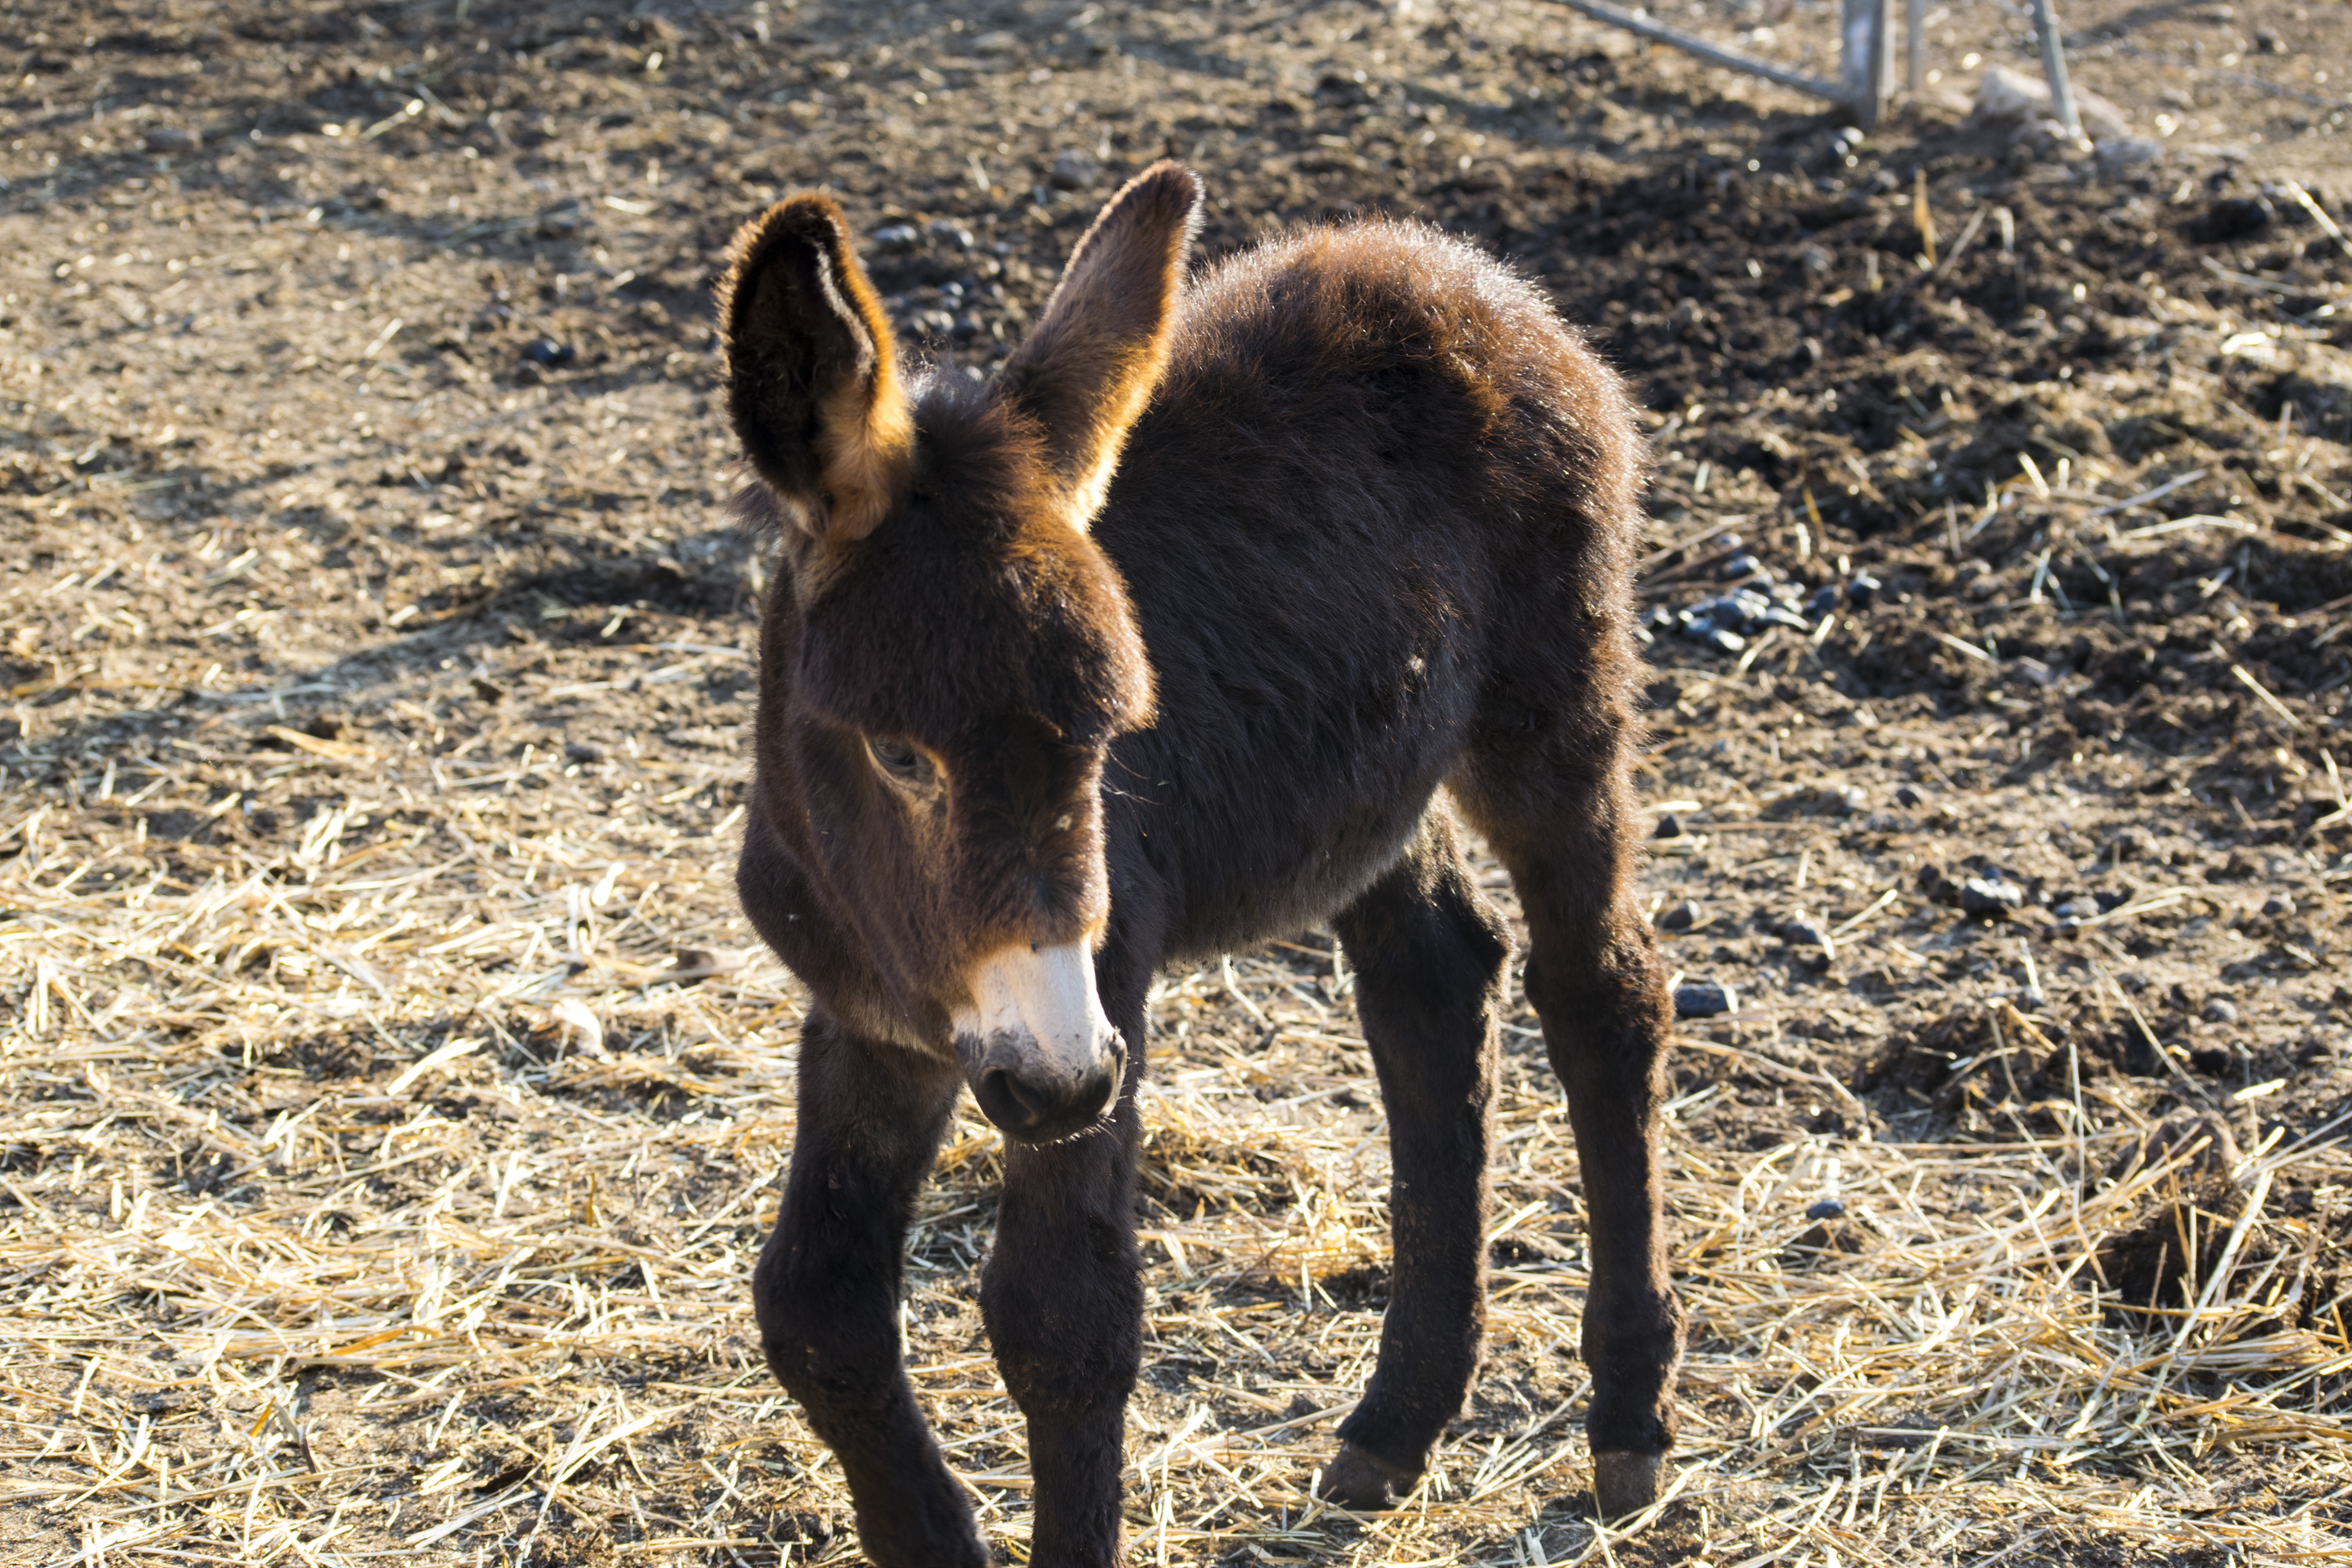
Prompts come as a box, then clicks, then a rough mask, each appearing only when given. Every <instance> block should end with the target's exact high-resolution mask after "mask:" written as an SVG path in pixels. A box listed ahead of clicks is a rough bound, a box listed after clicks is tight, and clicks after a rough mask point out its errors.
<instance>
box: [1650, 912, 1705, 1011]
mask: <svg viewBox="0 0 2352 1568" xmlns="http://www.w3.org/2000/svg"><path fill="white" fill-rule="evenodd" d="M1704 918H1705V911H1704V910H1701V909H1700V908H1699V907H1698V904H1697V902H1696V900H1691V899H1685V900H1683V901H1682V902H1680V903H1678V904H1669V905H1667V906H1666V907H1665V908H1664V910H1660V911H1659V913H1658V929H1659V930H1660V931H1690V930H1692V929H1694V928H1695V927H1696V926H1697V924H1698V923H1699V921H1701V920H1702V919H1704ZM1676 1005H1678V1006H1679V1005H1680V1004H1679V1003H1677V1004H1676Z"/></svg>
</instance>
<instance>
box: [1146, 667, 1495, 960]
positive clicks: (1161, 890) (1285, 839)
mask: <svg viewBox="0 0 2352 1568" xmlns="http://www.w3.org/2000/svg"><path fill="white" fill-rule="evenodd" d="M1416 684H1417V685H1418V684H1421V683H1419V682H1416ZM1429 695H1430V694H1429V693H1428V691H1427V689H1426V686H1425V685H1424V686H1423V689H1422V690H1421V691H1419V692H1416V693H1412V694H1410V695H1407V694H1398V693H1390V694H1384V695H1383V698H1382V700H1374V701H1365V702H1358V703H1351V704H1348V705H1346V706H1345V707H1344V709H1343V710H1342V711H1343V712H1344V715H1345V719H1346V721H1345V722H1344V723H1339V722H1333V721H1330V715H1329V714H1328V712H1327V713H1325V714H1321V715H1317V716H1316V717H1318V718H1321V719H1323V720H1324V721H1323V722H1320V723H1315V722H1308V721H1306V720H1307V717H1308V716H1307V715H1303V714H1296V713H1291V714H1279V715H1276V716H1274V718H1273V720H1272V721H1270V722H1269V721H1268V719H1267V716H1266V715H1265V714H1263V713H1257V714H1253V713H1252V712H1251V711H1250V710H1248V709H1247V708H1246V707H1244V708H1242V710H1240V711H1235V710H1233V709H1231V708H1228V709H1226V710H1223V711H1221V712H1217V713H1214V714H1202V715H1197V717H1198V718H1199V719H1200V720H1201V722H1199V723H1198V725H1197V726H1196V727H1195V728H1193V729H1192V730H1190V731H1187V730H1186V729H1185V728H1183V727H1182V726H1183V722H1184V721H1185V719H1186V718H1187V717H1188V715H1187V714H1186V712H1185V711H1184V709H1183V707H1182V705H1181V704H1176V705H1170V704H1164V703H1163V707H1162V710H1161V715H1160V718H1161V723H1160V727H1159V728H1158V729H1156V730H1155V731H1149V732H1146V733H1145V734H1142V735H1137V736H1132V737H1129V738H1128V739H1127V740H1125V741H1122V742H1119V743H1118V745H1116V746H1115V747H1114V749H1113V752H1112V757H1111V765H1110V767H1109V769H1108V774H1107V776H1108V777H1109V778H1113V779H1116V778H1119V777H1121V776H1122V774H1124V776H1125V778H1126V780H1127V781H1128V782H1127V783H1125V784H1122V785H1120V786H1118V787H1117V788H1115V789H1114V790H1113V791H1111V792H1110V797H1109V799H1108V801H1107V805H1108V806H1109V807H1110V810H1109V812H1108V816H1110V818H1111V819H1112V820H1111V824H1110V826H1111V840H1112V844H1113V846H1114V848H1113V851H1112V853H1113V857H1114V866H1113V876H1112V889H1113V898H1114V900H1116V899H1117V898H1118V897H1119V896H1120V892H1121V889H1122V884H1124V885H1125V888H1126V889H1128V890H1129V891H1131V892H1132V893H1133V894H1135V895H1137V896H1142V897H1150V898H1157V899H1160V900H1164V904H1163V907H1162V909H1161V910H1160V911H1159V914H1160V919H1159V920H1158V921H1154V922H1153V923H1154V924H1156V925H1158V926H1159V927H1160V930H1161V931H1164V932H1165V935H1164V937H1163V939H1162V940H1163V941H1164V942H1165V945H1166V948H1167V954H1166V955H1167V956H1168V957H1170V958H1188V957H1202V956H1206V955H1209V954H1213V953H1218V952H1231V951H1233V950H1234V949H1235V948H1240V947H1246V946H1249V945H1252V944H1254V943H1256V942H1264V941H1266V940H1267V939H1269V938H1273V937H1280V936H1289V935H1293V934H1296V933H1297V932H1298V931H1304V930H1306V929H1307V928H1309V927H1311V926H1315V925H1319V924H1321V923H1323V922H1324V921H1328V920H1329V919H1330V918H1331V917H1332V916H1333V915H1335V914H1337V913H1338V912H1339V910H1343V909H1345V908H1347V907H1348V906H1349V904H1351V903H1353V902H1354V901H1355V900H1356V899H1357V898H1358V897H1359V896H1360V894H1361V893H1362V892H1363V891H1364V889H1366V888H1368V887H1370V885H1371V884H1372V882H1373V881H1375V880H1376V879H1379V878H1380V877H1381V875H1382V874H1383V873H1384V872H1386V871H1387V870H1388V869H1389V868H1391V867H1392V866H1394V865H1395V864H1396V862H1397V860H1398V858H1399V857H1400V856H1402V854H1403V853H1404V850H1405V847H1406V846H1407V845H1408V844H1409V843H1410V842H1411V841H1412V837H1413V833H1414V829H1415V828H1416V826H1418V825H1419V824H1420V822H1421V819H1422V817H1423V816H1424V815H1425V814H1426V813H1427V811H1428V810H1429V806H1430V801H1431V798H1432V797H1433V795H1435V794H1436V793H1437V791H1438V789H1439V787H1440V786H1441V785H1442V784H1444V781H1445V779H1446V777H1447V776H1448V775H1449V774H1450V773H1453V772H1454V768H1455V766H1456V763H1457V760H1458V758H1459V756H1460V754H1461V749H1462V744H1463V739H1464V738H1463V735H1462V734H1461V732H1460V730H1461V724H1460V721H1458V720H1457V719H1456V718H1455V717H1454V716H1455V715H1456V714H1461V713H1464V712H1465V711H1466V704H1465V703H1463V702H1461V701H1459V700H1453V699H1452V694H1450V693H1448V694H1444V697H1445V699H1446V700H1416V699H1420V698H1426V697H1428V696H1429ZM1253 719H1255V720H1256V721H1255V722H1253V721H1252V720H1253ZM1130 742H1139V743H1134V744H1130ZM1122 819H1123V820H1122ZM1122 852H1123V853H1122ZM1121 858H1131V860H1132V864H1131V865H1130V866H1127V867H1121V866H1119V865H1118V864H1117V862H1118V860H1119V859H1121ZM1122 871H1129V872H1132V873H1135V874H1134V875H1129V876H1122V875H1120V873H1121V872H1122Z"/></svg>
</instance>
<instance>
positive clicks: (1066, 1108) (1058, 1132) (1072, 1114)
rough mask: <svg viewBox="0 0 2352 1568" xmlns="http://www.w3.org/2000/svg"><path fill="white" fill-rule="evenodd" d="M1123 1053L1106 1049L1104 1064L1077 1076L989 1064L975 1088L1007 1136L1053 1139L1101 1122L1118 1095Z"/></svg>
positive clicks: (1040, 1140)
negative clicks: (1120, 1059)
mask: <svg viewBox="0 0 2352 1568" xmlns="http://www.w3.org/2000/svg"><path fill="white" fill-rule="evenodd" d="M1118 1083H1119V1061H1118V1055H1117V1054H1116V1053H1115V1052H1106V1053H1105V1054H1104V1057H1103V1060H1102V1064H1101V1065H1100V1066H1099V1067H1097V1068H1094V1069H1093V1070H1091V1071H1089V1072H1087V1073H1085V1074H1083V1075H1081V1076H1078V1077H1076V1078H1071V1077H1067V1076H1065V1075H1063V1074H1059V1073H1056V1074H1054V1075H1052V1076H1051V1077H1048V1076H1045V1075H1044V1074H1028V1075H1024V1074H1023V1073H1022V1072H1020V1071H1019V1070H1018V1069H1017V1068H1010V1067H991V1068H982V1070H981V1072H980V1073H979V1075H978V1076H977V1077H975V1078H974V1079H972V1081H971V1092H972V1098H973V1099H975V1100H979V1101H980V1110H981V1114H982V1115H983V1116H985V1117H987V1118H988V1119H989V1120H990V1121H993V1122H995V1123H996V1125H997V1126H999V1127H1001V1128H1003V1130H1004V1132H1005V1135H1006V1136H1007V1137H1010V1138H1017V1139H1019V1140H1020V1141H1021V1142H1024V1143H1051V1142H1055V1141H1056V1140H1057V1139H1062V1138H1067V1137H1068V1136H1070V1134H1072V1133H1074V1132H1083V1131H1086V1130H1087V1128H1089V1127H1091V1126H1093V1125H1094V1124H1095V1123H1096V1122H1097V1121H1101V1120H1102V1118H1103V1113H1104V1112H1105V1111H1107V1110H1109V1109H1110V1105H1111V1101H1112V1100H1114V1099H1116V1098H1117V1097H1118Z"/></svg>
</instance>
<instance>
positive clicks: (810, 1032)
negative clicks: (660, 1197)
mask: <svg viewBox="0 0 2352 1568" xmlns="http://www.w3.org/2000/svg"><path fill="white" fill-rule="evenodd" d="M959 1082H960V1079H959V1076H958V1074H957V1072H956V1070H955V1068H953V1067H952V1066H950V1065H948V1064H945V1063H940V1062H933V1061H929V1060H927V1059H926V1058H920V1057H918V1056H915V1055H913V1054H911V1053H909V1052H907V1051H903V1050H900V1049H898V1047H893V1046H887V1045H883V1044H879V1043H877V1042H875V1041H870V1040H864V1039H860V1038H858V1037H856V1036H854V1035H852V1034H851V1033H850V1032H849V1031H848V1030H847V1029H846V1028H845V1027H844V1026H842V1025H841V1024H840V1022H839V1021H838V1020H836V1019H835V1018H833V1017H832V1016H829V1015H827V1014H825V1013H824V1012H822V1011H816V1012H813V1013H811V1015H810V1016H809V1021H808V1025H807V1026H806V1027H805V1028H803V1030H802V1031H801V1049H800V1124H799V1127H798V1129H797V1130H796V1131H795V1133H794V1136H793V1163H792V1177H791V1180H790V1181H789V1182H788V1183H787V1184H786V1186H785V1189H784V1203H783V1209H782V1213H781V1214H780V1215H778V1216H777V1219H776V1229H775V1234H773V1235H772V1236H771V1237H769V1238H768V1245H767V1247H765V1248H764V1249H763V1250H762V1251H761V1254H760V1264H759V1268H757V1269H756V1270H755V1271H754V1273H753V1275H752V1279H751V1289H752V1299H753V1301H754V1302H755V1304H756V1306H757V1309H758V1313H759V1319H760V1342H761V1347H762V1348H763V1349H764V1350H765V1351H766V1352H767V1356H768V1366H769V1368H770V1369H771V1370H772V1371H773V1372H774V1373H775V1374H776V1380H777V1381H778V1382H779V1383H782V1384H783V1385H784V1387H785V1388H786V1389H788V1390H789V1391H791V1393H792V1395H793V1398H795V1399H797V1400H799V1401H800V1403H801V1406H802V1408H803V1410H805V1411H806V1412H807V1414H808V1422H809V1426H811V1427H812V1428H813V1429H814V1431H815V1432H816V1435H817V1436H819V1437H822V1438H823V1439H824V1441H825V1443H826V1444H827V1445H829V1446H830V1447H832V1449H833V1451H834V1453H835V1456H836V1457H837V1458H839V1459H840V1460H841V1468H842V1472H843V1474H844V1475H845V1477H846V1478H847V1479H848V1482H849V1495H850V1499H851V1500H852V1501H853V1503H855V1505H856V1511H857V1532H858V1538H859V1541H860V1543H861V1544H862V1545H863V1546H864V1547H865V1549H866V1557H867V1558H868V1559H869V1560H870V1561H872V1562H873V1563H875V1564H876V1565H877V1568H982V1565H983V1564H985V1563H987V1562H988V1552H987V1550H986V1548H985V1547H983V1546H982V1544H981V1540H980V1536H979V1533H978V1531H976V1530H975V1529H974V1528H973V1525H972V1518H971V1500H970V1499H969V1498H968V1497H967V1496H966V1494H965V1491H964V1489H963V1487H962V1485H961V1483H960V1482H958V1481H957V1480H956V1479H955V1478H954V1476H952V1475H950V1473H949V1471H948V1468H947V1465H946V1462H945V1461H944V1460H942V1459H941V1458H940V1449H939V1445H938V1444H937V1443H936V1442H934V1441H933V1440H932V1438H931V1434H930V1431H929V1428H928V1427H927V1426H924V1424H923V1417H922V1413H921V1412H920V1411H919V1410H918V1409H917V1408H916V1406H915V1395H914V1390H913V1389H912V1388H911V1387H910V1386H909V1385H908V1382H907V1373H906V1367H905V1364H904V1363H903V1362H902V1360H901V1359H900V1353H899V1343H898V1287H899V1279H900V1251H901V1248H902V1247H903V1246H904V1243H905V1240H906V1235H907V1221H908V1215H909V1214H910V1213H911V1211H912V1209H913V1207H914V1201H915V1190H916V1188H917V1187H919V1185H920V1184H922V1180H923V1176H924V1174H925V1173H927V1172H928V1171H929V1169H930V1164H931V1157H932V1155H933V1154H934V1153H935V1152H937V1151H938V1149H939V1143H940V1133H941V1132H942V1131H944V1130H945V1128H946V1125H947V1120H948V1114H949V1112H950V1110H951V1109H952V1108H953V1107H954V1104H955V1095H956V1089H957V1087H958V1084H959Z"/></svg>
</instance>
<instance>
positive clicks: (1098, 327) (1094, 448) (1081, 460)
mask: <svg viewBox="0 0 2352 1568" xmlns="http://www.w3.org/2000/svg"><path fill="white" fill-rule="evenodd" d="M1200 211H1201V184H1200V181H1199V179H1198V178H1197V177H1196V176H1195V175H1194V174H1192V171H1191V170H1189V169H1185V168H1182V167H1181V166H1180V165H1178V164H1174V163H1155V164H1153V165H1152V166H1151V167H1150V168H1149V169H1146V170H1145V171H1144V172H1143V173H1142V174H1139V175H1137V176H1136V177H1135V178H1134V179H1133V180H1131V181H1129V183H1128V184H1126V185H1125V186H1124V187H1123V188H1122V189H1121V190H1120V191H1119V192H1118V195H1114V196H1113V197H1111V199H1110V200H1109V202H1108V203H1107V204H1106V205H1104V207H1103V210H1102V212H1101V214H1100V215H1099V216H1097V217H1096V219H1095V221H1094V224H1093V226H1091V227H1090V228H1088V229H1087V233H1086V237H1084V238H1082V239H1081V240H1079V241H1078V247H1077V249H1076V251H1075V252H1074V253H1072V255H1071V258H1070V264H1069V266H1068V268H1066V269H1065V270H1064V272H1063V274H1062V281H1061V283H1060V284H1059V285H1058V286H1057V287H1056V288H1055V290H1054V297H1053V299H1052V300H1049V301H1048V302H1047V303H1046V306H1045V313H1044V315H1043V316H1042V317H1041V318H1040V319H1039V321H1038V324H1037V328H1036V330H1035V331H1034V332H1032V333H1031V334H1030V336H1029V339H1028V341H1027V342H1024V343H1023V344H1022V345H1021V347H1020V349H1019V350H1018V351H1017V352H1015V353H1014V354H1013V358H1012V360H1011V361H1010V362H1008V363H1007V364H1006V366H1005V370H1004V383H1005V385H1006V388H1007V390H1008V391H1009V392H1010V394H1011V395H1013V397H1014V398H1015V399H1016V400H1017V401H1018V402H1020V403H1021V404H1022V405H1023V406H1024V407H1025V408H1026V409H1027V410H1028V411H1029V412H1030V413H1031V414H1032V415H1034V416H1035V417H1036V418H1037V420H1038V421H1039V423H1040V424H1041V425H1043V426H1045V440H1046V447H1047V451H1048V453H1049V454H1050V456H1051V460H1052V461H1053V463H1054V466H1055V468H1056V469H1057V470H1058V472H1059V474H1060V476H1061V479H1062V484H1063V488H1064V489H1065V491H1066V494H1067V496H1068V498H1069V505H1070V511H1071V521H1073V522H1074V523H1075V524H1076V526H1078V527H1080V528H1084V527H1086V526H1087V524H1088V523H1089V522H1091V521H1093V519H1094V515H1095V513H1096V512H1097V511H1098V510H1101V508H1102V503H1103V498H1104V496H1105V494H1106V493H1107V492H1108V490H1109V489H1110V480H1111V476H1112V474H1113V473H1114V472H1116V471H1117V469H1118V453H1119V448H1120V447H1121V446H1122V445H1123V444H1124V443H1125V441H1126V439H1127V432H1128V428H1129V426H1132V425H1133V424H1134V423H1135V421H1136V419H1137V417H1138V416H1140V415H1141V414H1142V412H1143V410H1144V407H1145V406H1146V405H1148V404H1149V403H1150V400H1151V394H1152V391H1153V389H1154V388H1156V387H1157V386H1158V385H1159V383H1160V374H1161V373H1162V372H1163V371H1165V370H1166V369H1167V365H1168V355H1169V351H1170V347H1171V342H1172V340H1173V337H1174V329H1175V321H1176V302H1177V296H1178V293H1179V291H1180V290H1181V288H1182V286H1183V279H1184V264H1185V259H1186V257H1187V254H1188V252H1189V251H1190V248H1191V245H1192V233H1193V230H1194V229H1195V228H1196V227H1197V226H1198V225H1199V221H1200Z"/></svg>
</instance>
